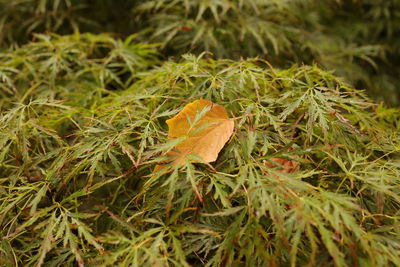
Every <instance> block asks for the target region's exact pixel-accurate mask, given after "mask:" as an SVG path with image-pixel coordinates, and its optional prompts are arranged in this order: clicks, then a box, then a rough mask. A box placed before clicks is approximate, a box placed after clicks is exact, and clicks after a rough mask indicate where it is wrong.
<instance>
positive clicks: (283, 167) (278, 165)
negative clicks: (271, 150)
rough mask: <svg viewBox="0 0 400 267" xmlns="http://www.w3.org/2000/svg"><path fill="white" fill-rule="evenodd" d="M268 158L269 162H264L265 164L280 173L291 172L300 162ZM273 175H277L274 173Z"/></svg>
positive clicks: (297, 167)
mask: <svg viewBox="0 0 400 267" xmlns="http://www.w3.org/2000/svg"><path fill="white" fill-rule="evenodd" d="M269 160H270V161H271V162H265V166H266V167H268V168H270V169H272V168H275V169H276V171H277V172H280V173H292V172H295V171H297V170H298V169H299V167H300V164H299V163H298V162H296V161H293V160H288V159H283V158H270V159H269ZM272 162H275V163H272ZM273 176H274V177H277V176H276V175H273Z"/></svg>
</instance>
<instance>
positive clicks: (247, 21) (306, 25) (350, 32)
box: [0, 0, 400, 105]
mask: <svg viewBox="0 0 400 267" xmlns="http://www.w3.org/2000/svg"><path fill="white" fill-rule="evenodd" d="M399 18H400V1H399V0H353V1H343V0H320V1H311V0H291V1H284V0H274V1H266V0H256V1H254V0H253V1H249V0H212V1H210V0H201V1H192V0H162V1H160V0H146V1H135V0H129V1H123V0H117V1H107V0H79V1H78V0H59V1H49V0H0V43H15V42H17V43H23V42H26V41H27V40H29V39H31V38H32V33H35V32H36V33H43V32H57V33H59V34H65V33H73V32H74V31H77V30H79V31H80V32H87V31H89V32H93V33H102V32H113V33H115V34H118V35H123V36H128V35H131V34H132V33H139V32H140V33H141V35H140V36H141V37H140V38H142V40H145V41H150V42H157V43H161V44H162V45H161V46H160V48H161V51H162V52H163V54H164V55H166V56H167V57H169V56H180V55H182V54H184V53H187V52H191V53H195V54H197V55H198V54H200V53H202V52H203V51H209V52H212V53H213V54H214V55H215V56H216V57H219V58H231V59H240V58H246V57H249V56H250V57H253V56H261V57H263V58H265V59H267V60H268V61H270V62H271V63H273V64H274V66H279V67H281V68H287V67H288V66H289V65H291V64H293V63H305V64H314V63H317V64H319V66H321V67H323V68H324V69H328V70H334V71H335V74H336V75H338V76H342V77H345V78H346V79H347V81H348V82H350V83H351V84H352V85H353V86H355V87H357V88H366V89H367V90H368V92H369V94H370V95H371V96H373V97H374V98H375V99H376V100H377V101H381V100H385V101H386V103H387V104H390V105H399V104H400V101H399V99H400V91H399V90H398V88H397V87H398V86H397V85H398V84H399V83H400V80H399V77H398V76H399V75H398V73H399V72H400V68H399V60H398V59H399V58H400V43H399V38H397V36H399V34H400V31H399V27H398V26H397V25H399V24H400V19H399Z"/></svg>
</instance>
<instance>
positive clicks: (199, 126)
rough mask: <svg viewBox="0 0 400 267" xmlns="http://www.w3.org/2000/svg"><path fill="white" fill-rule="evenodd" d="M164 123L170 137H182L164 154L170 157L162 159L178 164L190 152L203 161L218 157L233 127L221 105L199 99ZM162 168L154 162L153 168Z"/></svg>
mask: <svg viewBox="0 0 400 267" xmlns="http://www.w3.org/2000/svg"><path fill="white" fill-rule="evenodd" d="M167 124H168V127H169V130H168V138H169V139H176V138H181V137H183V138H184V140H183V141H182V142H181V143H179V144H178V145H176V146H175V147H174V148H173V149H172V150H171V151H169V152H168V153H167V155H168V156H170V160H169V161H168V162H165V163H171V162H172V163H173V165H178V166H182V165H184V164H185V162H186V160H187V156H188V155H189V154H195V155H197V156H198V157H200V158H201V160H202V161H203V162H213V161H215V160H217V157H218V153H219V152H220V151H221V150H222V148H223V147H224V145H225V144H226V142H228V140H229V138H230V137H231V135H232V133H233V126H234V123H233V120H232V119H231V118H229V116H228V113H227V111H226V110H225V108H224V107H223V106H221V105H218V104H215V103H213V102H211V101H207V100H202V99H200V100H196V101H194V102H192V103H190V104H187V105H186V106H185V107H184V108H183V110H182V111H180V112H179V113H178V114H177V115H176V116H175V117H173V118H172V119H169V120H167ZM190 161H191V162H193V159H190ZM162 167H163V165H157V167H156V169H155V171H157V170H159V169H160V168H162Z"/></svg>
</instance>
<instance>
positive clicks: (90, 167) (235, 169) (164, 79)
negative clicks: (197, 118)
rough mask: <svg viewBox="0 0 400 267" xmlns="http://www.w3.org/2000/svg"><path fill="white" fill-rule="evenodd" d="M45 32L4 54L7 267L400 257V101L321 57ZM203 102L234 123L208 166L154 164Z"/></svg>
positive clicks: (1, 128) (1, 171)
mask: <svg viewBox="0 0 400 267" xmlns="http://www.w3.org/2000/svg"><path fill="white" fill-rule="evenodd" d="M35 39H36V41H35V42H30V43H28V44H26V45H23V46H21V47H20V48H16V49H13V50H11V49H10V50H7V51H5V52H4V53H2V54H1V55H0V58H1V62H2V65H1V68H2V77H4V78H3V79H2V81H1V94H2V97H1V102H0V108H1V109H0V114H1V115H0V236H1V240H0V254H1V259H2V260H3V262H4V265H6V266H13V265H23V266H33V265H35V266H40V265H43V266H47V265H49V266H74V265H76V264H78V265H79V266H83V265H84V264H87V265H89V266H90V265H100V266H115V265H118V266H139V265H144V266H203V265H206V266H220V265H223V266H235V265H236V266H240V265H244V266H265V264H269V265H271V266H288V265H290V266H302V265H306V264H309V265H311V266H320V265H328V266H332V265H334V266H353V265H357V264H358V265H360V266H370V265H377V266H390V265H397V264H398V263H399V262H400V253H399V251H400V249H399V248H400V232H399V227H398V225H399V218H400V214H399V210H400V209H399V208H400V185H399V184H400V180H399V177H400V165H399V163H400V158H399V149H400V137H399V130H400V119H399V118H400V116H399V112H398V110H397V109H390V108H386V107H385V106H384V105H375V104H371V103H370V100H369V99H368V97H366V96H365V95H364V93H363V92H361V91H358V90H355V89H353V88H352V87H351V86H349V85H348V84H346V83H345V82H343V80H341V79H339V78H337V77H335V76H334V75H333V74H332V73H331V72H327V71H324V70H321V69H320V68H318V67H317V66H316V65H312V66H293V67H291V68H288V69H276V68H273V67H272V66H271V65H270V63H269V62H267V61H265V60H262V59H259V58H254V59H246V60H244V59H241V60H237V61H233V60H221V59H218V60H214V59H211V58H209V57H208V56H207V55H205V54H201V55H200V56H195V55H190V54H188V55H185V56H183V57H182V59H180V60H179V61H178V62H176V61H172V60H171V61H165V62H163V63H160V62H158V61H157V54H156V52H155V50H156V48H155V47H154V46H153V45H147V44H143V43H140V42H137V41H135V40H134V36H133V37H130V38H127V39H126V40H118V39H114V38H112V37H110V36H108V35H104V34H103V35H93V34H75V35H66V36H58V35H53V36H48V35H37V36H36V37H35ZM197 99H206V100H209V101H212V102H214V103H218V104H220V105H223V106H224V107H225V108H226V110H227V111H228V112H229V113H230V117H233V118H235V128H234V133H233V135H232V137H231V139H230V141H229V142H228V144H227V145H226V146H225V147H224V149H223V150H222V151H221V153H220V154H219V157H218V159H217V161H215V162H213V163H211V164H193V163H190V162H187V163H186V164H184V166H168V167H166V168H169V169H168V171H169V172H168V173H161V172H154V171H153V170H154V168H155V166H156V165H157V164H159V163H160V162H163V161H165V156H163V155H165V154H166V152H167V151H169V150H170V149H171V148H172V147H174V146H175V144H176V142H177V141H176V140H169V139H168V137H167V131H168V127H167V125H166V123H165V121H166V120H167V119H169V118H171V117H173V116H174V115H176V114H177V113H178V112H179V111H180V110H181V109H182V108H183V107H184V106H185V105H186V104H187V103H190V102H193V101H194V100H197ZM274 158H283V159H288V160H292V161H294V162H297V163H298V164H299V168H298V169H297V170H296V171H294V172H289V173H286V172H281V171H278V169H279V167H281V166H277V169H274V168H271V164H272V165H274V164H275V165H279V163H276V161H274V160H273V159H274Z"/></svg>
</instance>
